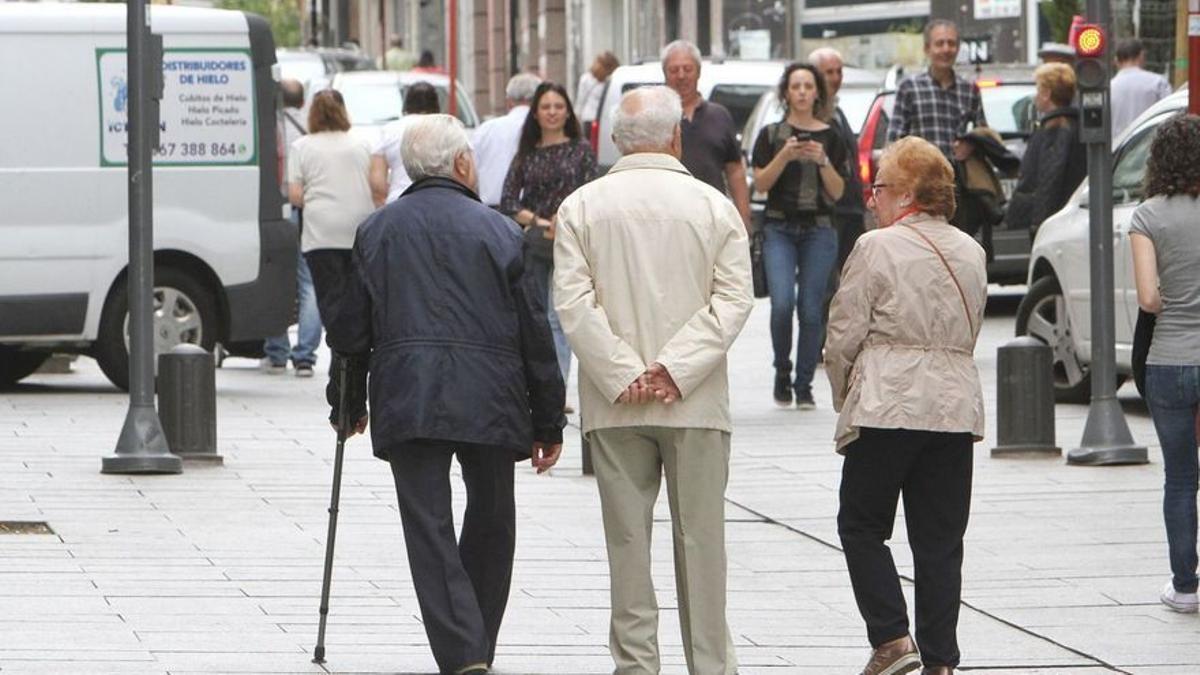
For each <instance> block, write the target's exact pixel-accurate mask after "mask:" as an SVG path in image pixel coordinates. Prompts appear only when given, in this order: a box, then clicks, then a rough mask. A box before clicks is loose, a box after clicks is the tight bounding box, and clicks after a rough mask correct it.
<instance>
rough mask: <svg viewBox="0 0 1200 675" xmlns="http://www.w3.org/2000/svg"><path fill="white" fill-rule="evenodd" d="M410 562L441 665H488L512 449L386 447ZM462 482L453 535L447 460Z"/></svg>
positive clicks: (505, 582) (500, 603) (511, 526)
mask: <svg viewBox="0 0 1200 675" xmlns="http://www.w3.org/2000/svg"><path fill="white" fill-rule="evenodd" d="M389 456H390V459H391V465H392V476H393V477H394V478H395V480H396V495H397V497H398V499H399V503H400V520H401V522H402V523H403V525H404V544H405V547H406V548H407V550H408V565H409V569H410V570H411V571H412V578H413V586H415V587H416V592H417V603H418V604H419V605H420V607H421V619H422V621H423V622H424V623H425V634H426V635H427V636H428V637H429V646H430V647H431V648H432V650H433V657H434V659H435V660H436V661H437V664H438V668H439V669H440V670H441V672H443V673H453V672H455V671H457V670H460V669H462V668H465V667H467V666H470V665H472V664H485V663H486V664H490V663H491V662H492V659H493V658H494V657H495V655H496V636H497V635H498V634H499V633H500V622H501V620H502V619H503V618H504V608H505V606H506V605H507V604H508V589H509V585H510V582H511V581H512V561H513V550H514V548H515V544H516V508H515V505H514V503H513V453H512V452H511V451H507V450H503V449H501V448H495V447H488V446H481V445H469V444H461V443H454V444H451V443H446V442H440V441H429V442H412V443H405V444H403V445H400V446H396V447H392V448H389ZM454 456H457V457H458V463H459V465H460V466H461V467H462V476H463V482H464V483H466V486H467V508H466V513H465V514H464V516H463V526H462V536H461V537H459V539H458V541H457V542H456V541H455V538H454V513H453V511H452V510H451V504H450V502H451V492H450V459H451V457H454Z"/></svg>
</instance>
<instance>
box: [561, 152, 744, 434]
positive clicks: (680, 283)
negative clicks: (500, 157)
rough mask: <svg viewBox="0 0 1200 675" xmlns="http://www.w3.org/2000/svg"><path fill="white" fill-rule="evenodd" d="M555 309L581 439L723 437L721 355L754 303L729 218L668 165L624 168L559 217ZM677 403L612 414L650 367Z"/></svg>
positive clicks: (657, 159) (654, 158) (706, 192)
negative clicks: (630, 429) (575, 377)
mask: <svg viewBox="0 0 1200 675" xmlns="http://www.w3.org/2000/svg"><path fill="white" fill-rule="evenodd" d="M553 295H554V307H555V309H556V310H558V319H559V322H560V323H561V324H562V329H563V332H564V333H565V334H566V336H567V339H568V340H569V341H570V343H571V348H572V349H573V350H574V351H575V354H576V355H577V356H578V357H579V401H580V405H581V408H580V413H581V415H582V418H583V419H582V421H583V430H584V432H585V433H586V432H588V431H591V430H593V429H603V428H609V427H625V426H664V427H692V428H703V429H718V430H722V431H730V430H731V425H730V418H729V382H728V379H727V375H726V372H725V353H726V351H728V349H729V347H730V345H732V344H733V340H734V338H736V337H737V335H738V333H739V332H741V330H742V325H743V324H744V323H745V322H746V317H747V316H749V314H750V309H751V307H752V306H753V304H754V299H753V284H752V282H751V279H750V249H749V245H748V242H747V239H746V232H745V230H744V229H743V227H742V220H741V218H740V217H739V216H738V212H737V209H735V208H734V206H733V204H732V203H730V201H729V199H728V198H726V197H725V195H723V194H721V193H720V192H717V191H716V190H714V189H713V188H711V187H709V186H708V185H705V184H704V183H702V182H700V181H698V180H696V179H695V178H692V176H691V174H689V173H688V171H687V169H685V168H683V165H682V164H680V163H679V161H678V160H676V159H675V158H673V157H671V156H670V155H666V154H658V153H638V154H634V155H628V156H626V157H622V158H621V159H620V161H618V162H617V163H616V165H614V166H613V168H612V169H611V170H610V171H609V172H608V174H607V175H605V176H604V177H602V178H599V179H597V180H594V181H592V182H591V183H588V184H587V185H584V186H583V187H581V188H580V189H579V190H577V191H575V192H574V193H573V194H572V195H571V196H569V197H567V199H566V200H564V201H563V203H562V206H561V207H559V210H558V221H557V235H556V237H555V242H554V291H553ZM656 361H657V362H659V363H661V364H662V365H663V366H665V367H666V369H667V372H668V373H670V374H671V377H672V378H674V380H675V384H676V385H677V386H678V387H679V391H680V393H681V394H682V395H683V397H682V399H681V400H679V401H676V402H674V403H671V404H667V405H664V404H662V403H657V402H655V403H647V404H637V405H631V404H618V403H616V400H617V397H618V396H620V395H621V393H622V392H624V391H625V389H626V387H628V386H629V385H630V384H632V383H633V381H634V380H635V379H637V377H638V376H639V375H641V374H642V373H643V372H644V371H645V370H646V367H647V366H649V365H650V364H652V363H654V362H656Z"/></svg>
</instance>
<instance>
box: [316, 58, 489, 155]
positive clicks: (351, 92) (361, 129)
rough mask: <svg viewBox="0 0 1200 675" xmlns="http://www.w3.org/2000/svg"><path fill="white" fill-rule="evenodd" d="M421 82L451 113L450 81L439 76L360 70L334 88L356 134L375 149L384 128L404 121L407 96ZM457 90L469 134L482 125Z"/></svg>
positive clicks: (344, 76)
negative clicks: (401, 119)
mask: <svg viewBox="0 0 1200 675" xmlns="http://www.w3.org/2000/svg"><path fill="white" fill-rule="evenodd" d="M417 82H428V83H429V84H432V85H433V88H434V89H436V90H437V95H438V107H439V108H440V109H441V110H442V111H443V112H447V110H448V107H449V99H450V78H449V77H447V76H445V75H439V74H437V73H414V72H411V71H393V70H359V71H353V72H346V73H338V74H337V75H334V76H333V82H332V84H331V85H330V86H332V87H333V88H334V89H336V90H338V91H339V92H341V94H342V98H344V99H345V101H346V112H347V113H348V114H349V115H350V124H351V127H352V130H353V131H354V132H355V133H357V134H361V135H362V137H363V138H365V139H367V141H368V142H370V143H371V145H372V147H374V144H375V141H376V140H377V139H378V138H379V134H380V133H381V132H382V131H383V127H384V125H386V124H387V123H388V122H391V121H393V120H398V119H400V116H401V114H402V113H401V109H402V108H403V106H404V92H406V91H408V88H409V87H410V86H411V85H413V84H415V83H417ZM455 89H456V90H457V97H458V101H457V106H458V113H457V117H458V119H459V120H461V121H462V123H463V125H464V126H466V127H467V129H468V130H470V129H474V128H475V127H476V126H477V125H478V124H479V116H478V115H477V114H475V105H474V103H472V102H471V97H470V96H468V95H467V91H466V90H465V89H464V88H463V86H462V83H458V84H457V85H456V86H455Z"/></svg>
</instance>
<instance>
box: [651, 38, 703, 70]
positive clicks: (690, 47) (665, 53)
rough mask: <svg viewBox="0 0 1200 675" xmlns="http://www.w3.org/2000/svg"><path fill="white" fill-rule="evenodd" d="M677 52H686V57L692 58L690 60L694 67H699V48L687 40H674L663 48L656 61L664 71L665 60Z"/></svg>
mask: <svg viewBox="0 0 1200 675" xmlns="http://www.w3.org/2000/svg"><path fill="white" fill-rule="evenodd" d="M678 51H684V52H687V55H688V56H690V57H692V60H693V61H695V62H696V67H697V68H699V67H700V60H701V59H702V58H703V57H701V56H700V48H699V47H697V46H696V45H695V44H693V43H691V42H688V41H687V40H676V41H674V42H672V43H671V44H669V45H667V46H666V47H663V48H662V52H661V53H660V54H659V55H658V60H659V61H661V62H662V64H663V68H664V69H665V68H666V67H667V59H669V58H670V57H671V54H673V53H675V52H678Z"/></svg>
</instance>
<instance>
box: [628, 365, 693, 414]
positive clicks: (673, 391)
mask: <svg viewBox="0 0 1200 675" xmlns="http://www.w3.org/2000/svg"><path fill="white" fill-rule="evenodd" d="M681 398H683V395H682V394H681V393H680V392H679V387H678V386H676V385H675V380H674V379H672V378H671V374H670V373H669V372H667V368H666V366H664V365H662V364H661V363H657V362H655V363H652V364H650V367H649V368H646V372H644V373H642V374H641V375H639V376H638V377H637V379H636V380H634V381H633V382H632V383H631V384H630V385H629V386H628V387H627V388H626V389H625V391H624V392H622V393H621V395H620V396H619V397H617V403H627V404H644V403H653V402H655V401H658V402H660V403H674V402H675V401H678V400H679V399H681Z"/></svg>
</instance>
